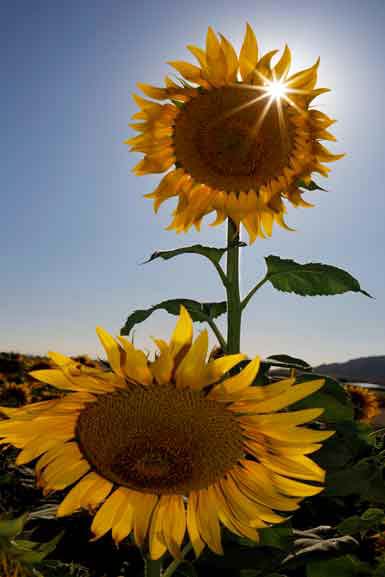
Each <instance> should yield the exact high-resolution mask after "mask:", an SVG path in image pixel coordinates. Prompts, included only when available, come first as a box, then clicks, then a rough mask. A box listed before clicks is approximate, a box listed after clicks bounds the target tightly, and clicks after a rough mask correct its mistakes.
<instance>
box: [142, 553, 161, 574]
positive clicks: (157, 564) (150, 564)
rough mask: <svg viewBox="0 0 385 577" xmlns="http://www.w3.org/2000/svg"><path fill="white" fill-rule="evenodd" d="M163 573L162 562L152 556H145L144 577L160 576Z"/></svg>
mask: <svg viewBox="0 0 385 577" xmlns="http://www.w3.org/2000/svg"><path fill="white" fill-rule="evenodd" d="M161 575H162V562H161V560H160V559H157V560H154V559H150V557H149V556H148V557H145V558H144V577H160V576H161Z"/></svg>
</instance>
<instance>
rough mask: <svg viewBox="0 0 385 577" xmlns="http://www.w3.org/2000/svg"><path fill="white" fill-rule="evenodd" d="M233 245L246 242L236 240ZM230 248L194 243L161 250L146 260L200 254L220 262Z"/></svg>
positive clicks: (244, 244) (217, 262) (216, 262)
mask: <svg viewBox="0 0 385 577" xmlns="http://www.w3.org/2000/svg"><path fill="white" fill-rule="evenodd" d="M230 246H231V247H233V246H246V243H245V242H236V243H233V244H230ZM227 250H228V248H227V247H226V248H216V247H214V246H203V245H202V244H193V245H191V246H184V247H182V248H177V249H175V250H160V251H157V252H154V253H153V254H152V255H151V256H150V258H149V259H148V260H146V261H145V262H146V263H148V262H151V261H153V260H155V259H157V258H162V259H163V260H169V259H170V258H174V257H176V256H179V255H181V254H200V255H201V256H204V257H206V258H208V259H209V260H211V262H213V263H215V264H219V262H220V260H221V258H222V257H223V255H224V254H225V252H226V251H227Z"/></svg>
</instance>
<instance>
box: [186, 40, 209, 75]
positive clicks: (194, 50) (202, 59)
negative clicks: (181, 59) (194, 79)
mask: <svg viewBox="0 0 385 577" xmlns="http://www.w3.org/2000/svg"><path fill="white" fill-rule="evenodd" d="M187 48H188V50H190V52H191V54H193V55H194V56H195V58H196V59H197V60H198V62H199V64H200V65H201V67H202V68H203V69H204V68H206V66H207V61H206V52H205V51H204V50H202V49H201V48H198V46H194V45H193V44H189V45H188V46H187Z"/></svg>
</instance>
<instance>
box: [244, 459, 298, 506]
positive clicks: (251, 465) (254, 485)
mask: <svg viewBox="0 0 385 577" xmlns="http://www.w3.org/2000/svg"><path fill="white" fill-rule="evenodd" d="M242 465H243V468H239V469H237V472H236V475H237V479H238V480H239V482H240V483H241V484H242V486H244V487H245V488H246V489H248V495H249V496H252V495H254V499H255V500H256V501H257V502H259V503H261V504H262V505H265V506H267V507H271V508H272V509H278V510H280V511H295V510H296V509H298V508H299V505H298V500H297V499H293V498H292V497H285V496H283V495H280V494H279V493H278V491H277V488H276V486H275V485H274V483H273V477H272V473H271V472H270V471H268V470H267V469H266V468H265V467H263V465H261V464H260V463H256V462H254V461H250V460H246V459H245V460H242ZM243 490H244V489H243Z"/></svg>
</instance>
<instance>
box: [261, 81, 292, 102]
mask: <svg viewBox="0 0 385 577" xmlns="http://www.w3.org/2000/svg"><path fill="white" fill-rule="evenodd" d="M265 90H266V93H267V94H268V95H269V96H270V97H271V98H272V99H273V100H278V101H279V100H281V98H283V97H284V96H285V95H286V94H287V92H288V88H287V86H286V84H285V83H284V82H280V81H279V80H273V82H267V83H266V88H265Z"/></svg>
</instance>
